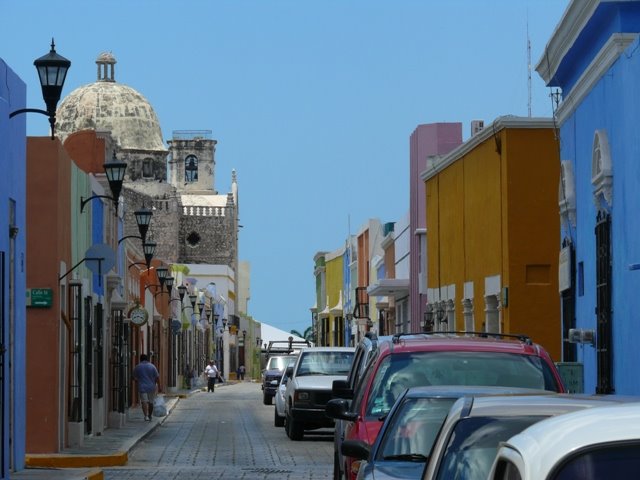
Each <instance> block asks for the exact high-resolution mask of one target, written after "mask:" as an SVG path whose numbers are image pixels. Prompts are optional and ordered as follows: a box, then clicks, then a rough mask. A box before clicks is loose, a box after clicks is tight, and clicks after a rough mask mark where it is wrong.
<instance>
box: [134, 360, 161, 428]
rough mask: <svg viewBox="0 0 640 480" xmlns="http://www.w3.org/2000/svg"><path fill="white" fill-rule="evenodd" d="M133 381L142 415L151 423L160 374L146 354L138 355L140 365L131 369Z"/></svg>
mask: <svg viewBox="0 0 640 480" xmlns="http://www.w3.org/2000/svg"><path fill="white" fill-rule="evenodd" d="M133 380H134V381H135V382H136V385H137V387H138V395H139V398H140V404H141V405H142V413H143V414H144V419H145V421H147V422H150V421H151V414H152V412H153V401H154V400H155V398H156V387H157V389H158V390H157V391H158V392H160V391H161V388H160V374H159V373H158V369H157V368H156V366H155V365H154V364H153V363H151V362H150V361H149V357H148V356H147V355H146V354H144V353H143V354H142V355H140V363H138V365H136V366H135V368H134V369H133Z"/></svg>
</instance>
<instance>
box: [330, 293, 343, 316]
mask: <svg viewBox="0 0 640 480" xmlns="http://www.w3.org/2000/svg"><path fill="white" fill-rule="evenodd" d="M339 295H340V297H339V299H338V303H337V304H336V305H335V306H334V307H333V308H332V309H331V310H330V312H331V315H333V316H334V317H341V316H342V290H340V292H339Z"/></svg>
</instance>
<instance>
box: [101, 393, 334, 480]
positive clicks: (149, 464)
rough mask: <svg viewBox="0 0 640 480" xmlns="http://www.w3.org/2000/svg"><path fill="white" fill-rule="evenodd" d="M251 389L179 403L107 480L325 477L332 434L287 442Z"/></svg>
mask: <svg viewBox="0 0 640 480" xmlns="http://www.w3.org/2000/svg"><path fill="white" fill-rule="evenodd" d="M274 408H275V407H273V406H267V405H263V404H262V393H261V390H260V385H259V384H257V383H249V382H246V383H241V384H236V385H228V386H224V387H219V388H216V392H215V393H213V394H211V393H206V392H201V393H197V394H195V395H192V396H191V397H189V398H186V399H182V400H180V402H179V403H178V405H177V406H176V408H175V409H174V410H173V412H172V413H171V415H170V416H169V418H167V420H166V421H165V422H164V423H163V424H162V425H161V426H160V427H158V428H157V429H156V430H155V431H154V432H153V433H152V434H151V435H149V436H148V437H147V438H146V439H145V440H143V441H142V442H141V443H140V444H139V445H138V446H137V447H136V448H135V449H134V450H133V451H132V452H131V453H130V455H129V463H128V465H127V466H125V467H118V468H107V469H104V475H105V479H119V480H122V479H136V480H138V479H154V480H165V479H180V480H187V479H189V480H191V479H270V480H271V479H314V480H315V479H327V478H331V474H332V468H333V462H332V458H333V431H332V430H318V431H317V432H308V433H309V434H308V435H305V438H304V440H303V441H301V442H293V441H291V440H289V439H288V438H287V436H286V434H285V431H284V429H283V428H276V427H274V426H273V409H274Z"/></svg>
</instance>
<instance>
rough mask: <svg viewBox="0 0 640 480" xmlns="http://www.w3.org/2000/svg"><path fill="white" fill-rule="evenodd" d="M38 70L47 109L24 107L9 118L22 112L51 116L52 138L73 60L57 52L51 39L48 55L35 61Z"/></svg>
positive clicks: (52, 137)
mask: <svg viewBox="0 0 640 480" xmlns="http://www.w3.org/2000/svg"><path fill="white" fill-rule="evenodd" d="M33 64H34V65H35V66H36V70H37V71H38V77H39V78H40V87H42V98H43V99H44V103H45V104H46V105H47V109H46V110H40V109H38V108H22V109H20V110H16V111H15V112H11V113H10V114H9V118H13V117H15V116H16V115H18V114H20V113H41V114H42V115H46V116H47V117H49V125H51V140H53V139H54V138H55V127H56V107H57V105H58V101H59V100H60V95H61V94H62V87H63V86H64V81H65V79H66V78H67V71H68V70H69V67H71V62H70V61H69V60H67V59H66V58H64V57H63V56H61V55H58V53H57V52H56V45H55V43H54V41H53V38H52V39H51V50H50V51H49V53H47V54H46V55H43V56H42V57H40V58H38V59H37V60H35V61H34V62H33Z"/></svg>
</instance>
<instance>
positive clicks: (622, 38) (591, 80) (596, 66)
mask: <svg viewBox="0 0 640 480" xmlns="http://www.w3.org/2000/svg"><path fill="white" fill-rule="evenodd" d="M637 37H638V34H637V33H615V34H613V35H611V37H610V38H609V40H607V43H605V44H604V46H603V47H602V48H601V49H600V51H599V52H598V54H597V55H596V57H595V58H594V59H593V61H592V62H591V63H590V64H589V66H588V67H587V68H586V69H585V70H584V72H582V75H580V78H579V79H578V81H577V82H576V84H575V85H574V87H573V88H572V89H571V90H570V91H569V94H568V95H567V96H566V97H565V98H564V99H563V100H562V103H561V104H560V106H559V107H558V110H557V111H556V118H557V119H558V123H560V125H562V124H563V123H564V121H565V120H566V119H567V117H569V116H570V115H571V114H572V113H573V112H575V110H576V108H577V107H578V105H580V104H581V103H582V101H583V100H584V98H585V97H586V96H587V95H588V94H589V92H591V91H592V90H593V88H594V87H595V85H596V83H598V81H599V80H600V79H601V78H602V76H603V75H604V74H605V73H607V71H609V69H610V68H611V66H612V65H613V64H614V63H615V62H616V60H617V59H618V58H619V57H620V55H621V54H622V52H624V51H625V50H626V49H627V47H628V46H629V45H630V44H631V43H632V42H633V41H634V40H635V39H636V38H637Z"/></svg>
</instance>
